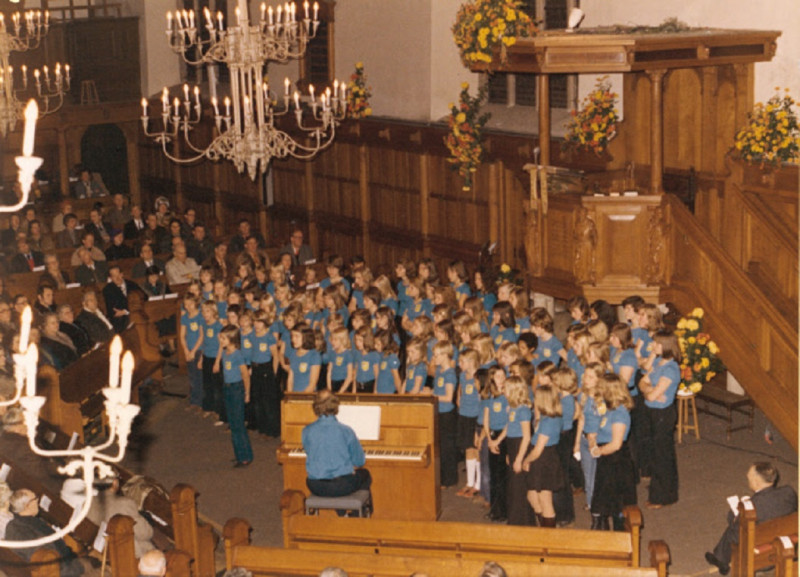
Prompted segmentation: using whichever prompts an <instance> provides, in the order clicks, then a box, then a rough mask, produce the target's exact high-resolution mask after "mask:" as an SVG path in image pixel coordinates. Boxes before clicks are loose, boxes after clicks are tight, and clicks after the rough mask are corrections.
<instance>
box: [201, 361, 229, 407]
mask: <svg viewBox="0 0 800 577" xmlns="http://www.w3.org/2000/svg"><path fill="white" fill-rule="evenodd" d="M215 362H216V359H214V358H213V357H207V356H205V355H203V410H204V411H213V412H215V413H217V415H219V420H220V421H223V422H227V420H228V415H227V413H226V412H225V398H224V397H223V395H222V366H220V367H219V372H217V373H215V372H214V363H215Z"/></svg>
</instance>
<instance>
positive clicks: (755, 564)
mask: <svg viewBox="0 0 800 577" xmlns="http://www.w3.org/2000/svg"><path fill="white" fill-rule="evenodd" d="M783 536H788V537H790V538H791V539H793V540H794V541H795V542H796V541H797V513H792V514H791V515H784V516H783V517H778V518H776V519H770V520H769V521H764V522H763V523H758V524H756V510H755V508H754V507H753V506H752V503H750V502H749V501H748V502H742V503H739V543H737V544H735V545H734V546H733V548H732V549H731V576H732V577H752V575H753V574H754V573H755V572H756V571H759V570H761V569H766V568H767V567H771V566H772V565H774V564H775V561H774V552H775V550H774V548H773V545H774V541H775V539H776V538H780V537H783Z"/></svg>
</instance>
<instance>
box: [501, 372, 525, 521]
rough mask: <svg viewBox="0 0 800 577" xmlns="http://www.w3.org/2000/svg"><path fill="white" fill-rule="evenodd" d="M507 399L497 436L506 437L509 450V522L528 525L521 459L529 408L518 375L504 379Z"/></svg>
mask: <svg viewBox="0 0 800 577" xmlns="http://www.w3.org/2000/svg"><path fill="white" fill-rule="evenodd" d="M505 395H506V399H507V400H508V422H507V423H506V426H505V428H504V429H503V432H502V433H500V436H499V437H498V439H503V438H505V442H506V452H507V454H508V471H507V473H506V474H507V476H508V487H507V493H506V510H507V511H508V524H509V525H530V522H531V517H530V513H529V512H530V505H529V504H528V500H527V498H526V497H527V483H526V479H525V478H526V473H525V471H523V470H522V463H523V461H524V460H525V456H526V455H527V454H528V450H529V449H530V446H531V444H530V441H531V409H530V406H529V404H528V403H529V401H528V386H527V384H526V383H525V381H524V380H523V379H521V378H520V377H516V376H512V377H508V378H507V379H506V382H505Z"/></svg>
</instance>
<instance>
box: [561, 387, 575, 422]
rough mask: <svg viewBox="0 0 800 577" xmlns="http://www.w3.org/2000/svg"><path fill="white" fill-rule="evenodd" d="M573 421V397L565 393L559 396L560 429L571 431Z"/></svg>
mask: <svg viewBox="0 0 800 577" xmlns="http://www.w3.org/2000/svg"><path fill="white" fill-rule="evenodd" d="M574 421H575V397H573V396H572V395H566V396H564V397H561V430H562V431H571V430H572V423H573V422H574Z"/></svg>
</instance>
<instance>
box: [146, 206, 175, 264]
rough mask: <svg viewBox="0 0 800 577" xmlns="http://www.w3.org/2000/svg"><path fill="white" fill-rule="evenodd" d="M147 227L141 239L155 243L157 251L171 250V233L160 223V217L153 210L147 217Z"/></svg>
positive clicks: (154, 246)
mask: <svg viewBox="0 0 800 577" xmlns="http://www.w3.org/2000/svg"><path fill="white" fill-rule="evenodd" d="M144 223H145V228H144V231H143V232H142V235H141V239H142V240H143V241H145V242H149V243H150V244H152V245H153V250H154V251H155V252H157V253H159V254H160V253H165V252H169V233H168V232H167V229H165V228H164V227H163V226H160V225H159V224H158V219H157V217H156V215H155V214H153V213H152V212H151V213H150V214H148V215H147V217H146V218H145V221H144Z"/></svg>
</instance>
